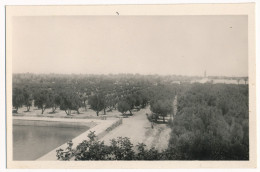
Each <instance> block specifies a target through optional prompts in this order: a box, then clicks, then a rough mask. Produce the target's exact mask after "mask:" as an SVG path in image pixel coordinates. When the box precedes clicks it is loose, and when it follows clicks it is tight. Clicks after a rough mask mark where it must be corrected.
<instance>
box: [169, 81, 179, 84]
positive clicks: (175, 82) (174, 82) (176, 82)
mask: <svg viewBox="0 0 260 172" xmlns="http://www.w3.org/2000/svg"><path fill="white" fill-rule="evenodd" d="M171 84H181V81H172V82H171Z"/></svg>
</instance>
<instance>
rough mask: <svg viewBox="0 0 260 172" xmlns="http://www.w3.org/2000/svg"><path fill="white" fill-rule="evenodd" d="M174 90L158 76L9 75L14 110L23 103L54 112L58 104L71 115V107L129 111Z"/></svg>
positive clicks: (168, 94)
mask: <svg viewBox="0 0 260 172" xmlns="http://www.w3.org/2000/svg"><path fill="white" fill-rule="evenodd" d="M175 92H176V89H175V87H172V85H169V84H167V83H165V82H163V81H162V79H161V78H160V77H158V76H153V77H151V76H144V75H107V76H103V75H84V76H82V75H38V77H37V75H35V74H17V75H14V76H13V99H12V100H13V107H14V112H16V113H18V110H19V108H20V107H22V106H26V107H27V111H30V107H31V106H35V107H38V109H41V113H42V114H44V112H45V110H46V109H51V112H50V113H55V112H56V110H57V109H58V108H59V109H60V110H63V111H64V112H65V113H66V114H67V115H71V111H75V112H77V113H78V114H80V110H81V109H82V108H84V109H85V111H87V109H88V107H90V108H91V109H92V110H94V111H96V114H97V116H99V113H100V111H103V112H104V114H106V112H108V111H113V110H118V111H119V112H121V113H122V114H124V115H125V114H130V115H131V114H132V110H133V109H137V110H140V109H141V108H145V107H146V106H147V105H148V104H150V102H152V103H151V104H156V103H157V100H159V99H161V98H164V99H165V100H166V99H167V98H169V99H171V97H173V96H174V94H175ZM158 103H159V104H160V102H158ZM158 103H157V104H158ZM166 103H167V102H166ZM168 104H169V103H168ZM88 105H89V106H88ZM155 109H156V108H155ZM157 109H158V108H157ZM155 111H156V110H155ZM156 114H158V115H159V114H160V115H162V114H163V115H165V112H164V113H161V112H160V111H156Z"/></svg>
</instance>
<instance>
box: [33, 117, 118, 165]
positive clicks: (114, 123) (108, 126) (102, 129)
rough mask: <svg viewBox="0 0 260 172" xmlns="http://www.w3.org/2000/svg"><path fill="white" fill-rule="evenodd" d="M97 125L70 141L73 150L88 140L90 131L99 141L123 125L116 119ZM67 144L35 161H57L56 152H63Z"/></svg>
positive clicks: (103, 121)
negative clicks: (59, 150) (60, 150)
mask: <svg viewBox="0 0 260 172" xmlns="http://www.w3.org/2000/svg"><path fill="white" fill-rule="evenodd" d="M95 122H96V121H95ZM96 123H98V125H96V126H94V127H93V128H91V129H89V130H87V131H86V132H84V133H82V134H80V135H79V136H77V137H75V138H74V139H72V142H73V148H76V146H77V145H78V144H79V143H81V142H82V141H83V140H88V139H89V138H88V134H89V133H90V131H95V134H96V136H97V138H98V139H101V138H102V137H104V136H105V135H106V134H107V133H109V132H110V131H112V130H113V129H114V128H116V127H118V126H119V125H121V124H122V123H123V119H122V118H117V119H114V120H102V122H96ZM67 146H68V145H67V143H64V144H63V145H61V146H59V147H57V148H55V149H54V150H52V151H50V152H49V153H47V154H45V155H43V156H42V157H40V158H38V159H37V161H57V157H56V154H57V152H56V150H58V149H63V150H65V149H66V148H67Z"/></svg>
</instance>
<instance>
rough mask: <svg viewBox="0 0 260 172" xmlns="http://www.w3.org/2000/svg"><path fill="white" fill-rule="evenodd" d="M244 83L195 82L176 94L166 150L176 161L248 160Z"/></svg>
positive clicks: (247, 123) (247, 128) (246, 89)
mask: <svg viewBox="0 0 260 172" xmlns="http://www.w3.org/2000/svg"><path fill="white" fill-rule="evenodd" d="M248 118H249V109H248V86H247V85H224V84H216V85H212V84H195V85H193V86H192V87H191V88H190V89H189V90H188V91H186V92H184V93H183V94H182V95H180V96H179V97H178V112H177V115H176V116H175V118H174V120H173V122H172V123H171V124H170V125H171V128H172V132H171V139H170V142H169V149H170V150H172V151H173V152H174V159H178V160H248V159H249V126H248V125H249V120H248Z"/></svg>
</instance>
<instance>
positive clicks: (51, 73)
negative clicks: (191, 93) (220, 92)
mask: <svg viewBox="0 0 260 172" xmlns="http://www.w3.org/2000/svg"><path fill="white" fill-rule="evenodd" d="M12 74H34V75H53V74H54V75H143V76H149V75H159V76H185V77H204V75H183V74H156V73H151V74H141V73H102V74H101V73H100V74H97V73H54V72H50V73H33V72H16V73H12ZM207 77H230V78H231V77H237V78H238V77H248V75H247V76H245V75H240V76H235V75H207Z"/></svg>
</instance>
